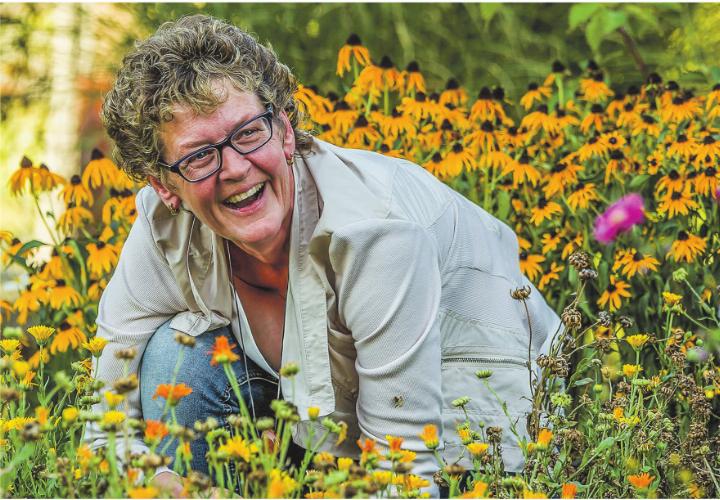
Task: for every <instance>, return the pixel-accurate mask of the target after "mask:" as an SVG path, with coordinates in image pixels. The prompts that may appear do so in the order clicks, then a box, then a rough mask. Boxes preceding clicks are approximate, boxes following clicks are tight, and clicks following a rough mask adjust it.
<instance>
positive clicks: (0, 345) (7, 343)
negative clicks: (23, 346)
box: [0, 339, 20, 354]
mask: <svg viewBox="0 0 720 500" xmlns="http://www.w3.org/2000/svg"><path fill="white" fill-rule="evenodd" d="M19 348H20V341H19V340H17V339H2V340H0V349H2V350H3V352H4V353H5V354H12V353H14V352H15V351H17V350H18V349H19Z"/></svg>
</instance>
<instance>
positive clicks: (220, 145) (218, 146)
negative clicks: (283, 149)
mask: <svg viewBox="0 0 720 500" xmlns="http://www.w3.org/2000/svg"><path fill="white" fill-rule="evenodd" d="M262 119H266V120H267V122H268V125H269V126H270V135H269V136H268V139H267V141H265V142H263V143H262V144H260V145H259V146H256V147H254V148H253V149H251V150H250V151H240V150H239V149H238V148H236V147H235V145H234V144H233V143H232V138H233V137H234V136H235V134H236V133H238V131H240V130H241V129H243V128H244V127H246V126H248V125H249V124H251V123H252V122H254V121H256V120H262ZM272 122H273V107H272V106H268V107H267V111H265V112H264V113H262V114H259V115H257V116H254V117H252V118H250V119H249V120H246V121H244V122H242V123H241V124H240V125H238V126H237V127H235V129H234V130H233V131H232V132H230V134H228V136H227V137H225V139H223V140H222V141H220V142H216V143H215V144H210V145H208V146H203V147H202V148H200V149H197V150H195V151H193V152H192V153H188V154H186V155H185V156H183V157H182V158H180V159H179V160H178V161H176V162H175V163H173V164H172V165H168V164H167V163H164V162H161V161H158V165H160V166H161V167H163V168H166V169H168V170H170V171H171V172H174V173H176V174H178V175H179V176H180V177H182V178H183V179H185V180H186V181H187V182H200V181H204V180H205V179H207V178H208V177H211V176H213V175H215V174H216V173H217V172H218V171H220V169H221V168H222V164H223V163H222V162H223V159H222V156H223V155H222V152H223V149H224V148H225V146H230V147H231V148H232V149H233V151H235V152H236V153H238V154H241V155H243V156H245V155H249V154H250V153H254V152H255V151H257V150H258V149H260V148H261V147H263V146H264V145H266V144H267V143H268V142H270V140H271V139H272V136H273V124H272ZM212 149H214V150H215V151H217V152H218V166H217V168H216V169H215V170H213V171H212V172H210V173H209V174H206V175H203V176H202V177H200V178H199V179H188V178H187V177H185V176H184V175H183V173H182V172H181V171H180V164H181V163H182V162H184V161H185V160H187V159H188V158H191V157H193V156H195V155H196V154H198V153H202V152H204V151H209V150H212Z"/></svg>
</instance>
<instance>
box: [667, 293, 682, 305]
mask: <svg viewBox="0 0 720 500" xmlns="http://www.w3.org/2000/svg"><path fill="white" fill-rule="evenodd" d="M662 296H663V300H664V301H665V303H666V304H667V305H669V306H671V307H672V306H674V305H677V304H679V303H680V301H681V300H682V295H678V294H676V293H672V292H663V293H662Z"/></svg>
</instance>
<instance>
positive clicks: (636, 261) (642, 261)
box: [613, 248, 660, 278]
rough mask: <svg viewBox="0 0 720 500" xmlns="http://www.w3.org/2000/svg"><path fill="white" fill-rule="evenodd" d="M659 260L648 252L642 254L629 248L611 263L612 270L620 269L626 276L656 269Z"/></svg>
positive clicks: (630, 276)
mask: <svg viewBox="0 0 720 500" xmlns="http://www.w3.org/2000/svg"><path fill="white" fill-rule="evenodd" d="M659 265H660V261H658V260H657V259H656V258H655V257H653V256H652V255H650V254H644V253H641V252H639V251H638V250H636V249H634V248H631V249H629V250H628V251H626V252H624V253H623V254H622V256H621V257H620V258H618V259H617V260H616V261H615V263H614V264H613V271H617V270H618V269H620V268H621V267H622V269H621V272H622V273H623V274H624V275H625V276H626V277H628V278H632V277H633V276H635V275H636V274H640V275H644V274H647V273H648V272H649V271H657V268H658V266H659Z"/></svg>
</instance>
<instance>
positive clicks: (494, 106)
mask: <svg viewBox="0 0 720 500" xmlns="http://www.w3.org/2000/svg"><path fill="white" fill-rule="evenodd" d="M500 113H502V114H500ZM504 117H505V111H504V110H503V107H502V105H500V104H499V103H497V102H495V100H494V99H493V95H492V91H491V90H490V89H489V88H488V87H483V88H482V89H480V93H479V94H478V97H477V100H476V101H475V102H474V103H473V105H472V106H471V108H470V119H471V120H473V121H478V122H483V121H486V120H487V121H489V122H490V123H493V122H495V120H496V118H500V119H501V120H502V119H504Z"/></svg>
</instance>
